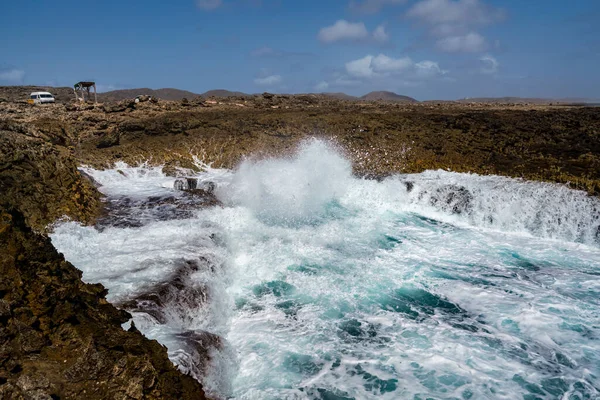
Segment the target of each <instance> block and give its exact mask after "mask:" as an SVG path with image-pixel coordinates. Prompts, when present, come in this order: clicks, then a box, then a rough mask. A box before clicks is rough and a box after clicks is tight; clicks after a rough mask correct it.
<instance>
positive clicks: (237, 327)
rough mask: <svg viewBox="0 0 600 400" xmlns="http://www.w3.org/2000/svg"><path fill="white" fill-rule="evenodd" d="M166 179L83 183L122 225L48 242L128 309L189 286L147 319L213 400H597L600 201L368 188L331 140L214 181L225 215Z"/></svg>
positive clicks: (376, 184) (454, 189)
mask: <svg viewBox="0 0 600 400" xmlns="http://www.w3.org/2000/svg"><path fill="white" fill-rule="evenodd" d="M117 170H119V171H117ZM160 171H161V170H160V168H151V167H146V166H141V167H128V166H126V165H118V166H117V168H115V169H113V170H106V171H95V170H91V169H86V172H88V173H89V174H91V175H92V176H93V177H94V178H95V179H96V180H97V181H98V182H99V183H100V184H102V185H103V186H102V187H101V188H100V190H101V191H103V192H104V193H105V194H106V195H107V200H108V201H109V203H110V204H111V205H113V209H114V212H113V213H112V214H111V216H109V217H108V218H106V219H105V220H104V221H103V222H102V223H101V224H99V225H98V226H97V227H82V226H80V225H78V224H76V223H73V222H63V223H61V224H59V225H57V226H56V228H55V230H54V233H53V234H52V236H51V237H52V241H53V243H54V245H55V246H56V247H57V248H58V249H59V251H61V252H63V253H64V254H65V257H66V258H67V259H68V260H69V261H71V262H72V263H73V264H74V265H75V266H77V267H78V268H80V269H81V270H82V271H83V278H84V280H85V281H87V282H101V283H102V284H104V285H105V286H106V287H107V288H108V289H109V296H108V297H109V300H111V301H113V302H115V303H117V304H127V302H128V301H131V300H132V299H137V300H136V301H138V302H139V301H140V298H142V297H143V296H142V297H140V293H142V294H143V293H147V292H152V291H155V292H160V293H164V292H165V290H163V289H164V287H165V286H164V285H165V284H166V283H168V282H172V281H173V280H174V279H175V280H176V284H174V285H171V286H170V289H169V291H168V293H169V294H168V296H166V297H163V298H162V300H161V301H159V302H155V303H152V304H153V305H154V306H155V305H156V304H158V305H159V306H160V307H161V310H160V312H159V313H158V314H157V313H156V312H148V310H147V309H146V310H142V309H140V310H139V311H136V312H133V317H134V318H133V321H134V322H135V324H136V326H137V327H138V329H140V330H141V331H142V332H143V333H144V334H146V335H147V336H149V337H151V338H155V339H157V340H159V341H160V342H161V343H163V344H165V345H166V346H167V347H168V349H169V356H170V357H171V359H172V360H173V361H174V362H175V363H176V364H177V365H179V367H180V368H181V369H182V370H183V371H185V372H187V373H190V374H192V375H194V376H196V377H197V378H198V379H200V380H201V381H202V382H203V384H204V385H205V387H206V388H207V390H208V392H209V393H210V394H211V395H213V396H215V397H216V398H235V399H327V400H331V399H337V400H339V399H528V400H529V399H573V400H574V399H596V398H600V228H599V226H600V201H599V200H598V199H596V198H591V197H588V196H587V195H585V194H584V193H582V192H578V191H573V190H569V189H567V188H565V187H563V186H559V185H553V184H543V183H533V182H526V181H521V180H514V179H508V178H503V177H496V176H479V175H474V174H458V173H452V172H446V171H427V172H424V173H421V174H411V175H398V176H393V177H389V178H386V179H384V180H381V181H375V180H365V179H358V178H356V177H354V176H352V173H351V164H350V162H349V161H348V160H347V159H346V158H345V157H344V155H343V154H342V153H341V152H340V151H338V150H336V148H335V146H333V145H331V144H328V143H325V142H321V141H310V142H307V143H305V144H304V145H303V146H302V147H301V148H300V149H299V150H298V153H297V154H296V155H295V156H293V157H291V158H287V159H271V160H262V161H252V160H248V161H245V162H243V163H242V164H241V165H240V166H239V167H238V168H237V169H236V170H235V171H227V170H215V169H211V168H206V171H205V172H203V173H201V174H198V178H199V180H200V182H203V181H210V182H214V183H215V184H216V191H215V193H216V195H217V197H218V198H219V200H221V201H222V203H223V205H222V206H215V207H208V208H206V207H202V200H201V199H200V200H199V199H197V198H193V197H190V196H187V195H186V194H184V193H182V192H177V191H175V190H173V189H172V187H173V181H174V178H170V177H166V176H164V175H163V174H162V173H161V172H160ZM190 265H191V266H192V267H186V266H190ZM182 266H183V267H182ZM186 268H187V269H186ZM182 271H184V272H182ZM157 288H158V289H157ZM161 288H163V289H161ZM157 315H158V316H157ZM125 328H126V327H125ZM206 332H208V333H210V334H214V335H218V336H219V337H221V338H222V339H220V340H219V341H218V343H216V344H215V341H214V340H210V337H213V336H208V339H207V336H206V334H205V333H206ZM191 333H196V336H194V338H195V340H196V343H200V342H201V343H203V347H204V348H207V347H208V348H209V349H208V351H204V352H203V351H202V350H198V348H195V347H194V346H193V343H192V342H193V341H190V340H189V338H190V337H191V336H190V335H191ZM202 335H205V336H202Z"/></svg>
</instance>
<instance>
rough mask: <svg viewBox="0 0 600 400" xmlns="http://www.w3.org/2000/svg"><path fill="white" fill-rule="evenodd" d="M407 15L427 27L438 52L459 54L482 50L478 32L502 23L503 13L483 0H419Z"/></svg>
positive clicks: (481, 36)
mask: <svg viewBox="0 0 600 400" xmlns="http://www.w3.org/2000/svg"><path fill="white" fill-rule="evenodd" d="M406 16H407V17H408V18H410V19H412V20H414V21H416V22H417V23H418V24H419V25H421V26H423V27H425V28H426V30H427V33H428V35H429V36H430V37H431V38H433V40H434V42H435V46H436V48H437V49H438V50H441V51H444V52H449V53H458V52H482V51H485V50H486V49H487V47H488V45H487V41H486V39H485V37H484V36H483V35H481V34H480V33H478V32H477V30H478V29H479V28H482V27H485V26H488V25H491V24H493V23H496V22H499V21H501V20H503V19H504V17H505V13H504V11H503V10H502V9H499V8H495V7H492V6H489V5H487V4H485V3H484V2H483V0H456V1H455V0H421V1H419V2H417V3H415V4H414V5H413V6H412V7H411V8H410V9H409V10H408V11H407V13H406Z"/></svg>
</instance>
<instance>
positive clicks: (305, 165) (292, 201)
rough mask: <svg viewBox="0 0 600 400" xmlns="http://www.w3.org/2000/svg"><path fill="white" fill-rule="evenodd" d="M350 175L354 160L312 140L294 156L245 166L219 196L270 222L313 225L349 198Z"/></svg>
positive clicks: (260, 161)
mask: <svg viewBox="0 0 600 400" xmlns="http://www.w3.org/2000/svg"><path fill="white" fill-rule="evenodd" d="M351 174H352V166H351V164H350V162H349V161H348V160H346V159H345V158H344V157H342V156H341V155H340V154H338V153H337V152H336V151H335V150H334V149H333V146H332V144H329V143H326V142H323V141H319V140H311V141H308V142H304V143H303V144H302V145H301V146H300V148H299V149H298V152H297V154H296V155H295V156H294V157H292V158H284V159H267V160H258V161H255V160H251V159H250V160H246V161H244V162H242V163H241V165H240V166H239V167H238V168H237V170H236V171H235V173H234V176H233V180H232V182H231V184H230V185H228V186H226V187H225V188H223V189H222V190H220V191H219V192H218V193H219V195H220V197H221V198H222V199H223V200H224V201H225V202H226V203H227V204H230V205H241V206H243V207H245V208H247V209H249V210H251V211H252V212H254V213H255V214H256V215H258V216H260V217H262V218H265V219H267V220H272V221H288V222H292V223H293V222H300V221H304V222H308V221H311V220H314V219H315V218H318V217H320V216H321V213H322V211H323V210H324V206H325V205H326V204H327V203H329V202H331V201H333V200H335V199H339V198H341V197H342V196H343V195H344V194H345V192H346V189H347V187H348V185H349V184H350V182H351V179H352V175H351Z"/></svg>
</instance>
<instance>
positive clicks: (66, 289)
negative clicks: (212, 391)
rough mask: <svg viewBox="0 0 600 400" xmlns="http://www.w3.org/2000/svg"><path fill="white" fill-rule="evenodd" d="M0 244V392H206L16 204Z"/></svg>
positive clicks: (2, 226)
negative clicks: (28, 220) (130, 325)
mask: <svg viewBox="0 0 600 400" xmlns="http://www.w3.org/2000/svg"><path fill="white" fill-rule="evenodd" d="M0 248H2V249H3V251H2V254H1V255H0V320H1V321H2V324H1V328H0V398H3V399H32V398H35V399H51V398H52V399H80V398H87V399H100V398H102V399H108V398H110V399H143V398H148V399H167V398H168V399H203V398H204V395H203V392H202V387H201V385H200V384H199V383H198V382H197V381H195V380H194V379H192V378H191V377H189V376H185V375H182V374H181V373H180V372H179V371H177V370H176V368H175V367H174V366H173V364H172V363H171V362H170V361H169V360H168V358H167V352H166V349H165V348H164V347H162V346H161V345H160V344H158V342H156V341H154V340H149V339H146V338H145V337H144V336H142V334H140V333H139V332H138V331H137V330H136V329H135V328H133V329H130V330H129V331H125V330H123V329H122V328H121V324H123V323H124V322H126V321H127V320H129V318H130V316H129V314H128V313H127V312H125V311H120V310H117V309H116V308H115V307H114V306H112V305H111V304H109V303H108V302H107V301H106V299H105V295H106V293H107V291H106V289H104V287H103V286H102V285H100V284H96V285H90V284H85V283H83V282H82V281H81V272H80V271H79V270H77V269H76V268H75V267H74V266H73V265H71V264H70V263H68V262H66V261H65V259H64V257H63V256H62V255H61V254H59V253H58V252H57V251H56V250H55V249H54V247H53V246H52V244H51V243H50V240H49V239H48V238H46V237H44V236H42V235H40V234H36V233H34V232H33V231H32V230H31V229H30V228H29V227H27V225H26V223H25V218H24V216H23V215H22V214H21V213H19V212H18V211H16V210H14V209H13V210H10V209H9V210H6V209H4V210H1V211H0Z"/></svg>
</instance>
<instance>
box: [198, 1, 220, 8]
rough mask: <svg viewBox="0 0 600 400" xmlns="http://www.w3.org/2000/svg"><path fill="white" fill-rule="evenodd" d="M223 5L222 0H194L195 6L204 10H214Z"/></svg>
mask: <svg viewBox="0 0 600 400" xmlns="http://www.w3.org/2000/svg"><path fill="white" fill-rule="evenodd" d="M221 5H223V1H222V0H196V6H198V8H201V9H203V10H206V11H212V10H215V9H217V8H219V7H221Z"/></svg>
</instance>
